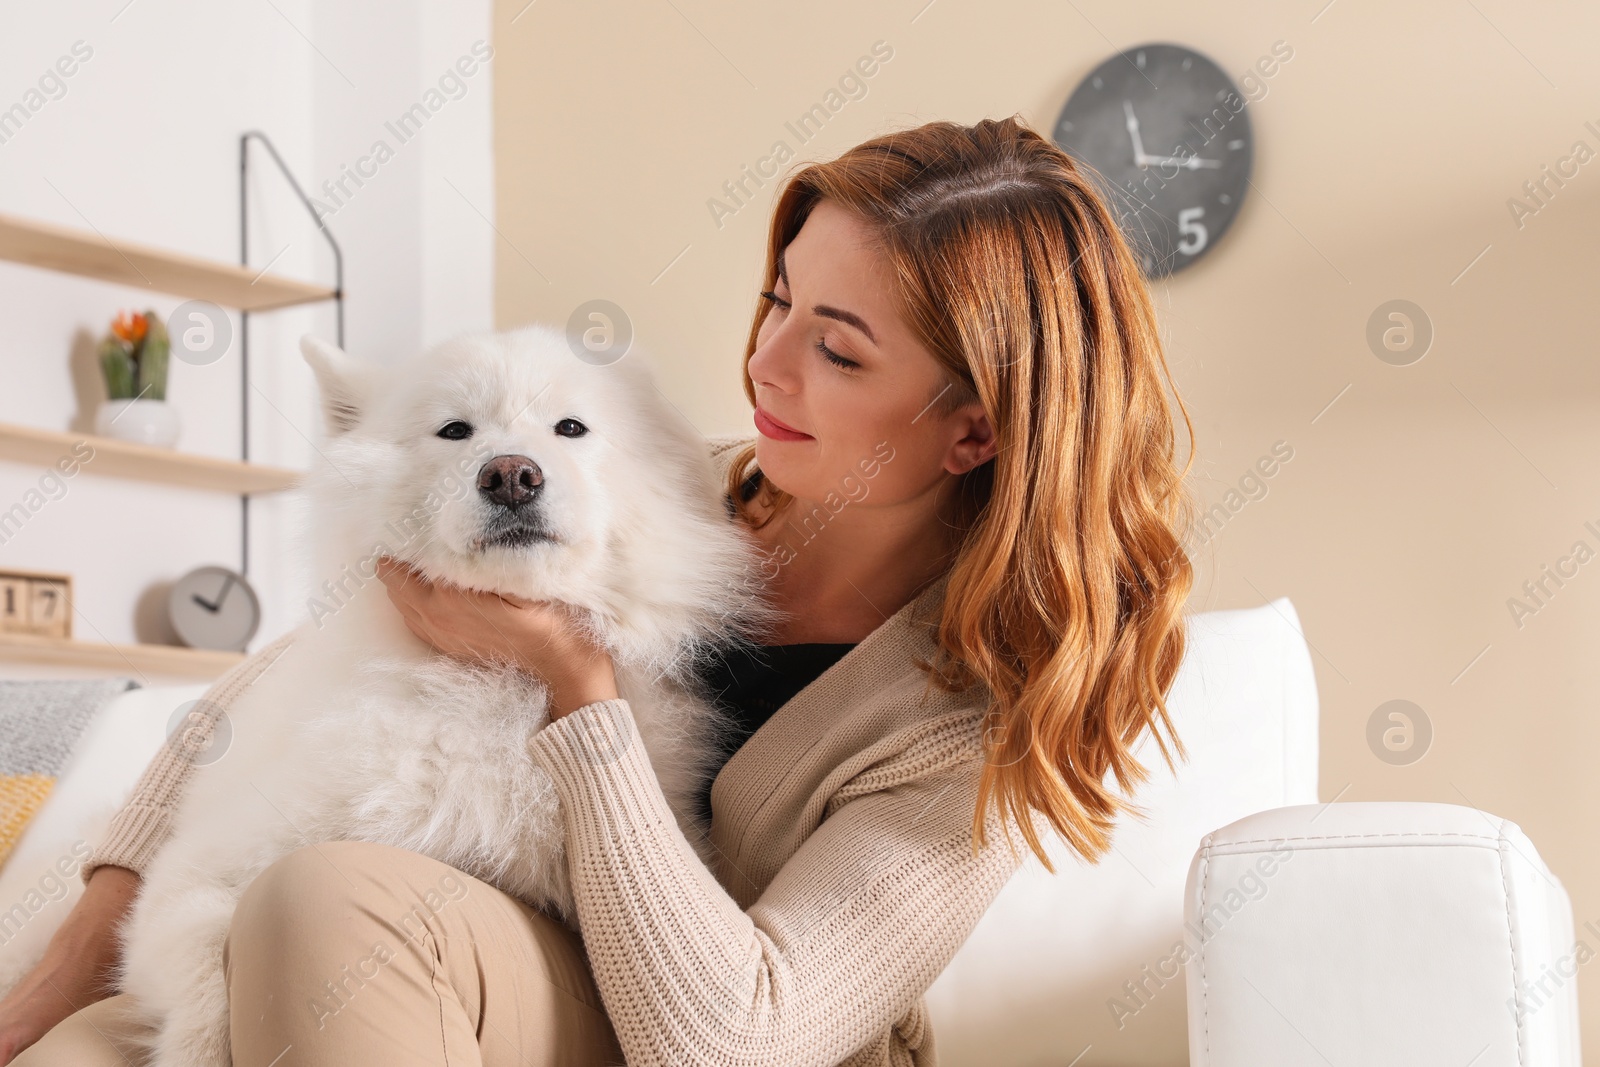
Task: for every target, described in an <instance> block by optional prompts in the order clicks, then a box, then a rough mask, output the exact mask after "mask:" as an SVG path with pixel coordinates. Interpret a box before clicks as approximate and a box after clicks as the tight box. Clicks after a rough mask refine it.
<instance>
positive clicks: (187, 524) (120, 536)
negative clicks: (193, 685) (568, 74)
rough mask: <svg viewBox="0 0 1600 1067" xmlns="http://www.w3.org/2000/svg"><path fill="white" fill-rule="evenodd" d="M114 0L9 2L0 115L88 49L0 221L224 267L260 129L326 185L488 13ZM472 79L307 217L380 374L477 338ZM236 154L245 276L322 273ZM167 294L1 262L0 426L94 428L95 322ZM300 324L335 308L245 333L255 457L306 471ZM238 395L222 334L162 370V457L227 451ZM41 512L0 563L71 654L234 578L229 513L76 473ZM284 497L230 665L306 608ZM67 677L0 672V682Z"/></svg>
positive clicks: (308, 230) (0, 166)
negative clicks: (244, 221)
mask: <svg viewBox="0 0 1600 1067" xmlns="http://www.w3.org/2000/svg"><path fill="white" fill-rule="evenodd" d="M124 2H125V0H109V2H105V3H96V4H92V5H73V6H72V8H71V9H67V8H65V7H63V8H50V7H46V6H42V5H37V6H28V7H23V8H19V9H17V10H16V11H14V12H12V13H11V14H10V16H9V17H8V27H7V29H8V32H7V33H6V34H5V35H3V36H0V108H6V107H9V106H10V105H11V104H13V103H15V102H17V101H19V100H23V99H24V96H25V94H26V93H27V92H28V90H29V89H30V88H34V87H36V86H37V82H38V79H39V77H40V76H41V75H43V74H44V73H45V72H46V71H47V70H48V69H50V68H51V67H52V66H53V64H54V63H55V62H56V60H57V58H58V57H59V56H61V55H64V54H69V53H70V52H71V50H72V47H73V45H74V43H75V42H78V41H82V42H84V44H83V46H80V51H82V50H83V49H84V48H87V49H88V50H89V51H90V55H89V58H88V59H87V60H85V61H84V62H82V64H81V65H80V67H79V69H78V70H77V71H76V73H74V74H73V76H72V77H71V78H69V79H66V80H65V92H64V93H61V92H59V91H57V92H56V93H55V95H56V96H57V97H58V98H55V99H47V100H46V102H45V103H44V105H43V106H42V107H39V108H38V110H37V111H36V112H35V113H34V114H32V116H31V117H30V118H29V119H28V121H27V122H26V123H25V124H24V125H23V127H22V128H21V130H20V131H19V132H17V133H16V134H15V135H14V136H11V137H10V138H9V139H8V140H7V141H5V142H4V143H0V212H4V213H8V214H12V215H18V216H22V217H26V218H33V219H39V220H43V221H47V222H53V223H59V224H63V225H70V226H75V227H78V228H93V229H96V230H98V231H100V232H101V233H103V234H104V235H105V236H106V237H107V238H108V239H110V240H111V241H113V242H116V241H118V240H129V241H137V242H141V243H148V244H153V245H158V246H161V247H164V248H171V249H174V250H178V251H182V252H185V253H189V254H193V255H198V256H204V257H209V258H213V259H217V260H221V261H224V262H236V261H237V257H238V253H239V234H238V195H239V194H238V170H237V165H238V164H237V159H238V155H237V153H238V137H239V134H240V133H241V132H243V131H245V130H247V129H260V130H263V131H265V132H266V133H267V134H268V135H270V136H271V137H272V139H273V141H274V142H275V143H276V144H277V146H278V148H279V151H280V152H281V153H282V154H283V155H284V157H285V159H286V161H287V162H288V164H289V166H290V167H291V168H292V169H293V170H294V172H295V173H296V175H297V176H298V177H299V178H300V179H301V181H302V183H303V184H305V185H306V186H307V187H308V190H309V191H310V192H311V193H312V195H314V196H319V199H324V202H326V199H325V197H322V196H320V195H319V188H320V186H321V183H322V182H323V181H324V180H327V179H331V178H337V177H338V176H339V174H340V168H341V165H342V164H348V163H353V162H354V161H356V160H357V159H358V158H359V157H360V156H361V155H363V154H365V153H366V152H368V151H369V149H370V148H371V146H372V142H373V141H374V140H375V139H376V138H378V137H380V136H385V135H386V134H385V131H384V129H383V123H384V121H385V120H388V119H391V118H393V117H395V116H397V115H398V114H399V113H401V112H402V111H404V110H405V109H406V108H408V107H410V106H411V105H412V104H414V103H417V102H418V101H419V100H421V99H423V94H424V92H425V90H426V89H427V88H428V87H430V86H436V85H437V83H438V80H439V77H440V75H441V73H442V72H443V71H444V70H445V68H446V67H447V66H449V65H450V64H452V63H453V62H454V61H455V60H456V58H457V57H459V56H461V55H470V54H471V53H470V49H471V47H472V44H473V42H475V41H479V40H484V41H487V39H488V36H489V34H488V25H489V15H488V5H487V3H479V2H477V0H474V2H471V3H455V4H446V3H444V2H443V0H411V2H408V3H404V4H391V5H388V6H387V8H386V11H385V17H384V18H383V19H373V18H371V17H370V11H369V10H367V9H361V8H357V7H356V6H355V5H354V4H350V3H339V2H326V3H323V2H314V0H275V4H243V3H238V4H235V3H227V4H205V3H200V2H198V0H177V2H172V3H167V4H160V5H157V4H142V3H135V4H133V5H130V6H127V7H124V6H123V5H124ZM487 74H488V71H487V70H486V69H485V70H480V71H479V72H478V73H477V74H476V75H475V76H474V77H471V78H465V79H462V81H463V84H464V86H465V92H463V93H461V94H460V95H459V98H458V99H449V100H448V101H447V103H446V104H445V106H443V107H441V108H439V110H438V111H437V112H436V113H433V114H431V115H430V117H429V119H428V121H427V122H426V123H425V124H424V126H423V128H422V129H421V130H420V132H418V133H417V135H416V136H415V137H414V138H413V139H411V140H409V141H408V142H407V143H406V144H404V145H403V146H400V147H399V149H398V151H397V152H396V153H395V156H394V158H393V159H392V160H391V161H389V162H388V163H385V164H384V165H382V166H381V167H380V168H378V171H377V173H376V174H375V176H374V177H373V178H372V179H371V180H370V181H368V182H367V183H366V184H365V186H364V187H363V188H361V189H360V190H359V193H358V195H356V196H353V197H351V198H349V199H348V202H346V203H343V204H342V205H340V206H339V207H338V209H337V210H336V211H335V212H333V213H332V214H331V215H330V217H329V218H328V224H329V227H330V228H331V229H332V230H333V231H334V232H335V234H336V235H337V237H338V238H339V240H340V242H341V244H342V245H343V247H344V251H345V287H346V290H347V292H348V299H347V305H346V340H347V343H348V345H349V347H350V348H351V349H352V351H354V352H356V353H358V354H361V355H365V356H368V357H370V358H373V359H375V360H380V361H392V360H394V359H397V358H400V357H403V356H405V355H407V354H410V353H411V352H413V351H415V350H416V349H417V348H418V347H420V346H424V345H426V344H428V343H431V342H433V341H435V340H439V339H441V338H443V337H444V336H447V335H449V334H450V333H453V332H456V331H457V330H461V329H472V328H487V327H489V326H490V325H491V309H490V308H491V305H490V301H491V296H492V294H491V256H492V252H493V248H492V243H491V242H492V240H493V230H492V228H491V227H490V226H489V225H488V224H487V223H486V222H484V220H483V219H482V218H481V217H479V216H478V215H477V214H476V212H475V211H474V210H473V209H472V208H471V207H468V206H467V205H466V203H465V201H464V199H463V194H465V197H466V198H467V199H470V200H471V201H472V204H473V205H475V206H476V208H477V209H478V210H481V211H482V212H483V213H484V215H487V216H488V217H491V218H492V217H493V197H492V181H491V156H490V141H489V137H490V134H489V126H490V98H491V94H490V80H489V78H488V76H487ZM390 140H391V141H394V138H393V137H392V136H390ZM252 151H257V150H254V149H253V150H252ZM255 162H256V163H259V164H261V165H260V166H256V167H254V169H253V174H254V182H253V185H252V189H251V197H252V200H251V204H252V209H251V210H252V220H253V225H252V229H251V235H250V241H251V261H252V263H253V264H254V265H256V266H258V267H260V266H264V265H265V264H266V263H267V262H268V261H272V260H274V257H278V258H276V260H275V262H273V267H272V269H273V271H274V272H275V273H282V274H287V275H292V276H296V277H306V278H316V279H324V280H331V279H332V276H333V275H332V269H331V258H330V257H329V256H328V254H327V253H326V252H325V251H324V250H323V248H322V246H321V244H320V242H319V240H318V238H317V237H316V233H315V229H314V227H313V225H312V223H311V221H310V219H309V218H308V217H307V216H306V214H305V212H304V209H303V208H302V207H301V206H300V205H299V204H298V203H297V202H296V201H294V200H293V198H292V197H291V196H289V195H288V193H287V192H286V191H285V190H284V188H283V186H282V183H281V182H280V181H279V180H278V177H277V175H276V173H275V172H274V171H273V170H271V168H270V164H269V163H268V161H267V160H266V157H265V155H264V154H257V155H256V156H255ZM446 179H448V181H446ZM452 184H453V185H454V187H455V188H456V189H459V190H460V193H458V192H456V191H454V189H452ZM474 222H475V223H476V225H473V223H474ZM280 252H281V255H280ZM181 302H182V300H181V298H179V297H174V296H169V295H167V294H163V293H153V292H149V293H147V292H142V291H139V290H135V289H129V288H124V287H119V286H112V285H106V284H102V283H99V282H93V281H87V280H84V279H79V278H73V277H69V276H66V275H60V274H54V273H50V272H45V271H39V270H33V269H29V268H24V267H20V266H15V265H11V264H4V263H0V314H3V315H4V318H5V321H6V323H7V331H6V332H7V335H8V336H7V341H6V343H5V344H4V345H0V368H3V369H0V421H5V422H13V423H23V424H26V425H31V426H40V427H45V428H49V429H56V430H68V431H73V432H90V431H91V430H92V427H93V420H94V412H95V408H96V406H97V405H98V404H99V402H100V400H101V399H102V398H103V397H104V386H103V384H102V382H101V379H100V374H99V370H98V367H97V365H96V363H95V360H94V358H93V348H94V343H95V342H96V341H97V339H98V337H99V336H100V335H101V334H102V333H103V332H104V330H105V329H106V326H107V324H108V323H109V321H110V319H111V317H112V316H113V315H114V314H115V313H116V311H117V310H118V309H120V308H124V307H127V308H144V307H152V308H154V309H155V310H156V311H157V312H158V313H159V314H161V315H163V316H164V315H165V314H167V313H168V312H170V311H171V310H172V309H173V308H175V307H176V306H177V305H178V304H179V303H181ZM234 321H235V326H236V327H237V324H238V320H237V318H235V320H234ZM308 331H312V332H316V333H318V334H320V335H322V336H325V337H328V338H332V337H333V334H334V315H333V311H332V305H327V306H320V307H316V308H304V309H291V310H286V311H279V312H272V313H269V314H260V315H255V316H252V319H251V323H250V336H251V380H252V383H253V385H254V386H255V387H256V389H258V390H259V392H253V395H252V406H251V420H250V427H251V458H252V459H253V460H255V461H258V462H263V463H272V464H279V465H283V466H290V467H301V468H304V467H307V466H309V465H310V464H311V462H312V461H313V459H314V458H315V455H316V453H315V449H314V444H313V442H314V441H315V440H316V439H317V437H318V435H319V434H320V416H319V415H318V413H317V409H316V406H315V397H314V385H313V381H312V378H311V375H310V372H309V370H308V369H307V368H306V367H305V364H304V363H303V361H302V360H301V358H300V356H299V353H298V349H297V347H296V341H297V339H298V337H299V336H300V335H301V334H302V333H304V332H308ZM239 392H240V379H239V351H238V345H237V342H236V343H235V346H234V348H233V350H232V351H230V352H229V354H228V355H227V356H226V357H224V358H223V359H222V360H220V361H218V362H217V363H214V364H212V365H210V366H206V367H196V366H192V365H188V364H182V363H179V362H177V361H174V363H173V365H172V369H171V372H170V377H169V385H168V400H169V401H170V402H171V403H173V404H174V405H175V406H176V407H177V409H178V412H179V416H180V418H181V419H182V421H183V436H182V438H181V440H180V442H179V445H178V447H179V448H180V449H182V450H184V451H189V452H196V453H202V454H208V455H216V456H223V457H228V458H236V457H237V456H238V454H239ZM42 473H43V471H42V470H41V469H34V468H31V467H28V466H26V465H19V464H15V463H9V462H0V510H4V509H5V508H9V507H10V506H11V505H12V504H13V503H15V502H17V501H19V500H20V499H22V497H23V494H25V493H26V492H27V491H28V490H29V489H30V488H37V487H38V485H39V478H40V476H41V474H42ZM47 495H49V496H52V497H53V498H52V499H51V500H50V502H49V503H48V504H46V505H45V506H44V507H42V508H40V509H39V510H38V511H37V513H35V514H33V515H32V516H31V518H30V519H29V520H28V522H27V523H26V524H25V525H24V526H23V527H22V529H21V530H20V531H19V532H18V533H17V534H16V535H15V536H13V537H12V538H11V539H10V540H9V541H7V542H5V543H4V544H0V567H16V568H21V569H29V570H51V571H65V572H67V573H70V574H72V575H73V580H74V587H75V593H76V597H77V614H76V616H75V619H74V636H76V637H79V638H83V639H87V640H102V639H103V640H108V641H114V642H132V641H156V642H164V641H169V640H171V638H170V635H169V634H168V632H167V631H166V628H165V625H164V621H163V618H162V615H161V611H160V606H161V604H162V603H163V602H164V596H165V588H166V585H167V583H170V582H171V581H172V580H173V579H175V578H176V577H178V576H179V575H181V574H183V573H184V572H186V571H187V570H189V569H190V568H192V567H194V566H198V565H200V564H203V563H221V564H224V565H228V566H233V567H237V566H238V565H239V521H240V505H239V500H238V498H237V497H230V496H226V495H221V494H213V493H202V492H198V491H191V490H185V489H178V488H167V487H163V486H158V485H153V484H144V483H138V482H131V481H123V480H118V479H111V478H104V477H97V476H94V475H92V474H89V473H88V471H87V470H85V471H84V472H82V473H80V474H78V475H77V476H75V477H74V478H72V479H70V480H67V481H66V483H65V489H64V491H63V490H61V489H56V490H54V491H53V492H51V493H47ZM296 498H297V494H283V495H277V496H270V497H258V498H255V499H254V500H253V501H252V503H251V508H250V517H251V538H250V578H251V581H252V584H253V585H255V586H256V588H257V590H258V592H259V593H260V594H261V596H262V600H263V613H264V618H263V622H262V627H261V630H260V632H259V634H258V635H257V637H256V639H255V641H253V642H252V645H251V648H256V647H259V646H260V645H261V644H262V643H263V642H265V641H267V640H270V639H271V638H272V637H273V636H275V635H277V634H279V633H281V632H283V631H284V630H285V629H287V628H289V627H290V626H292V625H294V624H295V623H296V622H297V621H298V620H299V618H300V617H301V613H302V612H303V609H304V601H305V595H306V593H305V590H306V588H307V583H308V582H309V578H310V576H309V575H307V574H305V573H304V567H303V566H302V565H301V564H300V563H299V562H298V560H299V556H298V554H297V553H296V552H295V551H294V544H295V538H296V530H297V527H296V524H297V523H298V522H299V521H300V519H299V505H298V502H297V499H296ZM68 673H71V672H69V671H67V670H64V669H62V668H56V667H49V668H34V667H28V666H23V665H15V664H5V663H0V676H4V677H39V676H54V677H59V676H63V675H65V674H68ZM127 673H129V675H130V676H133V677H137V678H139V679H140V680H141V681H144V682H147V683H156V682H160V681H162V680H163V679H162V678H160V677H152V676H148V675H147V674H146V673H141V672H139V671H137V670H132V669H130V670H129V671H128V672H127Z"/></svg>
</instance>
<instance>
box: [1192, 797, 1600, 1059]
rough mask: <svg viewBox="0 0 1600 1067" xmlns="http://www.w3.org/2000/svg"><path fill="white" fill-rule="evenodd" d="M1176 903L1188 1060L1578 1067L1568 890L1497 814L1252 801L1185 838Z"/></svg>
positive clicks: (1446, 807) (1445, 807)
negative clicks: (1247, 810)
mask: <svg viewBox="0 0 1600 1067" xmlns="http://www.w3.org/2000/svg"><path fill="white" fill-rule="evenodd" d="M1184 916H1185V930H1186V934H1185V940H1186V944H1187V947H1188V949H1189V956H1188V958H1187V959H1186V960H1185V962H1184V980H1185V986H1186V989H1187V994H1188V1003H1189V1063H1190V1065H1191V1067H1254V1065H1257V1064H1259V1065H1263V1067H1265V1065H1271V1067H1301V1065H1305V1067H1313V1065H1315V1067H1328V1065H1329V1064H1336V1065H1341V1067H1342V1065H1345V1064H1350V1065H1360V1067H1387V1065H1391V1064H1392V1065H1395V1067H1400V1065H1404V1067H1415V1065H1418V1064H1451V1065H1456V1067H1468V1065H1469V1064H1470V1065H1471V1067H1579V1051H1578V986H1577V969H1578V965H1579V964H1580V963H1581V962H1582V961H1583V959H1584V958H1585V955H1586V953H1584V954H1580V951H1579V950H1578V949H1576V948H1575V943H1574V940H1573V925H1572V905H1571V903H1570V902H1569V900H1568V899H1567V893H1566V890H1565V889H1563V888H1562V886H1561V883H1560V882H1559V881H1558V880H1557V879H1556V877H1555V876H1554V875H1553V874H1551V873H1550V870H1549V868H1547V867H1546V866H1545V865H1544V862H1543V861H1542V860H1541V859H1540V858H1539V854H1538V852H1537V851H1536V850H1535V849H1534V847H1533V843H1532V842H1531V841H1529V840H1528V838H1527V836H1526V835H1525V834H1523V832H1522V831H1521V830H1520V829H1518V828H1517V826H1516V824H1514V823H1511V822H1508V821H1506V820H1505V819H1501V818H1497V817H1495V816H1493V815H1489V814H1487V813H1485V812H1482V811H1478V810H1476V809H1474V808H1467V807H1461V806H1459V805H1455V804H1422V803H1392V802H1377V803H1350V804H1328V805H1321V804H1305V805H1298V806H1295V807H1285V808H1275V809H1272V810H1269V811H1263V812H1259V813H1257V814H1254V815H1250V816H1248V817H1246V818H1243V819H1240V820H1239V821H1237V822H1234V823H1230V824H1228V825H1227V826H1224V827H1223V828H1222V829H1220V830H1217V831H1215V832H1213V833H1211V834H1208V835H1207V836H1206V837H1205V838H1204V840H1202V841H1201V844H1200V848H1199V851H1198V852H1196V853H1195V856H1194V860H1193V862H1192V863H1191V864H1190V867H1189V878H1188V883H1187V885H1186V887H1185V905H1184Z"/></svg>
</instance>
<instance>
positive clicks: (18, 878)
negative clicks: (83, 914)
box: [0, 682, 209, 992]
mask: <svg viewBox="0 0 1600 1067" xmlns="http://www.w3.org/2000/svg"><path fill="white" fill-rule="evenodd" d="M207 688H209V684H208V683H204V682H201V683H195V684H191V685H177V686H147V687H140V688H137V689H129V690H128V691H127V692H124V693H119V694H117V696H115V697H113V698H112V699H111V700H108V701H106V703H105V705H104V706H103V707H101V708H100V710H99V711H97V712H96V713H95V714H94V716H93V717H92V718H91V719H90V720H89V722H88V725H86V726H85V727H84V730H83V733H82V734H81V735H80V736H79V738H78V744H77V745H76V747H74V748H73V750H72V756H71V757H70V758H69V759H68V761H67V764H66V766H65V767H63V768H62V769H61V774H60V776H59V777H58V778H57V779H56V784H55V788H54V789H52V790H51V791H50V795H49V796H48V797H46V798H45V802H44V805H43V806H42V807H41V808H40V809H39V812H38V814H36V815H35V816H34V817H33V819H32V820H31V821H30V822H29V823H28V826H27V828H26V829H25V830H24V831H23V834H22V838H21V840H19V841H18V842H17V846H16V848H15V850H13V851H12V853H11V855H10V856H9V857H8V858H7V859H6V862H5V866H4V867H0V992H3V991H4V990H6V989H9V988H10V987H11V986H12V985H13V984H14V983H15V982H16V980H17V979H18V978H20V977H21V976H22V975H23V974H25V973H27V971H28V969H29V968H31V967H32V966H33V964H34V963H35V962H36V961H37V960H38V959H39V957H40V956H41V955H43V953H44V948H45V945H46V944H48V943H49V940H50V935H51V934H53V933H54V932H55V930H56V928H57V927H58V926H60V925H61V920H62V919H64V918H65V917H66V914H67V913H68V912H69V911H71V910H72V906H73V905H74V904H76V903H77V901H78V898H79V897H81V896H82V895H83V880H82V879H81V878H80V877H79V874H78V872H79V870H80V868H81V867H82V866H83V860H84V859H85V858H86V857H87V856H88V854H89V850H90V848H92V847H93V846H95V845H97V844H99V843H100V842H101V841H102V840H103V839H104V836H105V828H106V826H107V825H108V824H109V823H110V822H111V817H112V816H113V815H115V814H116V813H117V811H118V809H120V808H121V807H122V805H123V804H124V803H126V802H127V799H128V797H129V796H130V795H131V794H132V792H133V787H134V784H135V783H136V782H137V781H138V780H139V776H140V775H141V774H143V773H144V769H145V767H146V766H148V765H149V763H150V761H151V760H152V759H153V758H154V757H155V754H156V752H157V750H159V749H160V748H161V743H162V741H163V740H165V738H166V736H167V734H166V731H167V723H168V722H169V721H170V720H171V718H172V714H173V712H174V711H175V710H176V709H177V708H178V707H179V706H181V705H183V704H185V703H187V702H189V701H191V700H198V699H199V698H200V697H201V695H203V694H204V693H205V691H206V689H207Z"/></svg>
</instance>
